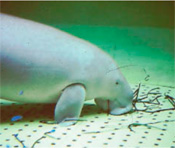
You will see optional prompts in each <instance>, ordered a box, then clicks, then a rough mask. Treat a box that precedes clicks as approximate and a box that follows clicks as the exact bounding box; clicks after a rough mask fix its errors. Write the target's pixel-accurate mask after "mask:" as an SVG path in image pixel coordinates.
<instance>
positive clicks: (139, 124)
mask: <svg viewBox="0 0 175 148" xmlns="http://www.w3.org/2000/svg"><path fill="white" fill-rule="evenodd" d="M162 122H175V120H165V121H157V122H150V123H131V124H129V125H128V128H129V130H130V131H132V132H135V131H134V130H133V129H132V127H134V126H135V127H136V126H146V127H148V126H149V124H157V123H162Z"/></svg>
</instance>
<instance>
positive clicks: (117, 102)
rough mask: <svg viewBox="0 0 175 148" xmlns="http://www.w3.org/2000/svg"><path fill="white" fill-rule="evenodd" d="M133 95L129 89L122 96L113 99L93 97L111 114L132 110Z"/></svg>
mask: <svg viewBox="0 0 175 148" xmlns="http://www.w3.org/2000/svg"><path fill="white" fill-rule="evenodd" d="M133 96H134V95H133V91H132V90H130V91H129V92H127V94H126V93H125V94H124V95H123V96H120V97H119V98H115V99H114V100H106V99H95V102H96V104H97V105H98V106H100V107H101V108H102V109H103V110H104V111H106V112H109V113H110V114H111V115H121V114H125V113H128V112H130V111H132V109H133V106H132V100H133Z"/></svg>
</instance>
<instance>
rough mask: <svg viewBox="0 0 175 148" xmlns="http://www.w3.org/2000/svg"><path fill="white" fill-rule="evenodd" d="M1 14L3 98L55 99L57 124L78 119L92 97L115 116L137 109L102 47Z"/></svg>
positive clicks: (37, 101)
mask: <svg viewBox="0 0 175 148" xmlns="http://www.w3.org/2000/svg"><path fill="white" fill-rule="evenodd" d="M0 19H1V20H0V50H1V52H0V60H1V93H0V97H1V98H3V99H8V100H12V101H19V102H26V103H56V106H55V111H54V119H55V121H56V122H57V123H61V122H64V121H66V120H67V119H69V120H71V119H77V120H78V118H79V116H80V113H81V110H82V107H83V104H84V101H86V100H90V99H95V102H96V104H97V105H98V106H99V107H101V108H102V109H103V110H104V111H108V112H109V113H110V114H112V115H120V114H123V113H127V112H129V111H130V110H131V109H132V99H133V91H132V89H131V87H130V86H129V84H128V82H127V81H126V79H125V78H124V76H123V75H122V73H121V72H120V70H119V68H118V66H117V64H116V62H115V61H114V60H113V59H112V58H111V57H110V56H109V55H108V54H107V53H105V52H104V51H103V50H101V49H100V48H98V47H97V46H95V45H93V44H91V43H89V42H88V41H85V40H83V39H80V38H78V37H75V36H73V35H70V34H68V33H66V32H64V31H61V30H59V29H56V28H53V27H50V26H47V25H44V24H41V23H37V22H34V21H31V20H26V19H22V18H18V17H15V16H10V15H7V14H0Z"/></svg>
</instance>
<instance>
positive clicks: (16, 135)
mask: <svg viewBox="0 0 175 148" xmlns="http://www.w3.org/2000/svg"><path fill="white" fill-rule="evenodd" d="M13 136H14V137H15V139H16V140H17V141H18V142H19V143H20V144H21V145H22V147H23V148H26V146H25V145H24V143H23V141H21V140H20V139H19V138H18V134H14V135H13Z"/></svg>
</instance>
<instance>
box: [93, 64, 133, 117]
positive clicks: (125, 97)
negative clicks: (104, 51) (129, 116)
mask: <svg viewBox="0 0 175 148" xmlns="http://www.w3.org/2000/svg"><path fill="white" fill-rule="evenodd" d="M113 62H114V61H113ZM110 63H111V62H110ZM107 65H108V64H107ZM104 66H105V64H104ZM113 67H114V68H113V69H112V70H108V71H106V73H104V75H103V76H102V77H103V78H102V79H101V85H100V88H101V91H100V93H99V96H97V98H95V102H96V104H97V105H98V106H100V107H101V108H102V109H103V110H104V111H106V112H109V113H110V114H112V115H120V114H124V113H127V112H129V111H131V110H132V100H133V91H132V89H131V87H130V86H129V83H128V82H127V80H126V79H125V77H124V76H123V75H122V73H121V72H120V69H119V68H118V67H117V65H116V64H115V63H114V64H113Z"/></svg>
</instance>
